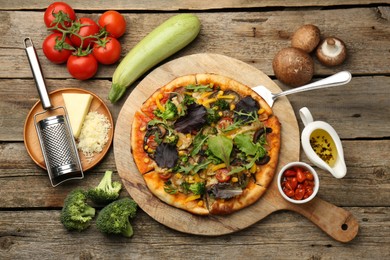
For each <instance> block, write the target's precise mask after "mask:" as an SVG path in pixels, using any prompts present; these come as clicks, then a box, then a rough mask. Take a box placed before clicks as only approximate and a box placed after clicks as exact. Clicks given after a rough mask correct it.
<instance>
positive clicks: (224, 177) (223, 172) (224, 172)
mask: <svg viewBox="0 0 390 260" xmlns="http://www.w3.org/2000/svg"><path fill="white" fill-rule="evenodd" d="M228 173H229V170H228V169H226V168H223V169H219V170H217V172H216V173H215V177H216V178H217V180H218V182H228V181H229V180H230V177H231V176H230V175H228Z"/></svg>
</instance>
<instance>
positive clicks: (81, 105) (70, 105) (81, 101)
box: [62, 93, 93, 138]
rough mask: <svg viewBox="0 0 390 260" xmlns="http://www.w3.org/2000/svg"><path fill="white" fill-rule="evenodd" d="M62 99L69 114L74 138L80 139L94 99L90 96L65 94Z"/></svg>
mask: <svg viewBox="0 0 390 260" xmlns="http://www.w3.org/2000/svg"><path fill="white" fill-rule="evenodd" d="M62 98H63V99H64V102H65V107H66V110H67V112H68V116H69V121H70V126H71V127H72V131H73V136H74V137H75V138H78V137H79V135H80V131H81V127H82V126H83V122H84V119H85V116H86V115H87V113H88V111H89V107H90V106H91V102H92V98H93V97H92V95H90V94H76V93H63V94H62Z"/></svg>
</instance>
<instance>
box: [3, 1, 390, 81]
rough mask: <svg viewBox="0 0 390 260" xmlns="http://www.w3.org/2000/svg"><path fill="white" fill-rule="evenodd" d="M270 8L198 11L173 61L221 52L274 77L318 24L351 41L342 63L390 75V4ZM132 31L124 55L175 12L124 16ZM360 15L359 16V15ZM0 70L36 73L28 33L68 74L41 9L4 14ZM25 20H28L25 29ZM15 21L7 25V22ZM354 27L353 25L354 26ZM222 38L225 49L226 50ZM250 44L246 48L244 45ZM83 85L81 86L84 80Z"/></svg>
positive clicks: (108, 71) (47, 68)
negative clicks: (281, 55) (194, 31)
mask: <svg viewBox="0 0 390 260" xmlns="http://www.w3.org/2000/svg"><path fill="white" fill-rule="evenodd" d="M304 14H305V15H302V12H301V11H298V10H289V11H267V12H217V13H213V15H210V14H208V13H199V14H197V15H198V17H199V19H200V20H201V23H202V28H201V32H200V37H198V38H197V39H195V41H194V42H193V43H191V44H190V46H188V47H186V48H184V49H183V50H182V51H180V52H179V53H178V54H176V55H174V56H173V57H171V59H174V58H177V57H180V56H184V55H189V54H194V53H218V54H223V55H226V56H229V57H232V58H236V59H239V60H242V61H244V62H247V63H249V64H251V65H253V66H254V67H256V68H257V69H259V70H261V71H263V72H264V73H265V74H267V75H268V76H273V75H274V74H273V70H272V66H271V64H272V59H273V57H274V56H275V54H276V53H277V52H278V51H279V50H280V49H282V48H284V47H288V46H290V38H291V35H292V34H293V32H294V31H295V30H296V29H297V28H298V27H299V26H300V25H303V24H305V23H313V24H316V25H317V26H318V27H319V28H320V30H321V32H322V35H323V36H330V35H334V36H339V37H340V38H342V39H343V40H344V41H345V43H346V44H347V48H348V54H349V58H348V59H347V61H346V62H345V63H344V64H343V65H341V66H339V67H337V69H338V70H350V71H351V73H352V74H354V75H368V74H374V75H375V74H389V73H390V66H388V64H390V52H389V48H388V42H389V35H390V26H388V21H389V20H390V6H382V7H370V8H348V9H330V10H308V11H306V12H304ZM83 15H85V16H87V17H91V18H92V19H97V17H98V15H99V14H98V13H91V14H86V13H80V14H79V16H80V17H81V16H83ZM124 15H125V18H126V21H127V22H128V24H129V29H128V30H127V32H126V33H125V35H124V36H123V37H122V38H121V39H120V42H121V43H122V44H123V51H122V56H124V55H125V54H126V53H127V52H128V51H129V50H130V49H131V48H132V47H134V45H135V44H136V43H137V42H138V41H140V40H141V39H142V38H143V37H144V36H145V35H146V34H147V33H148V32H150V31H151V30H152V29H153V28H155V27H156V26H157V25H158V24H160V23H161V22H162V21H164V20H166V19H168V18H169V17H171V16H172V15H173V14H171V13H137V14H132V13H130V14H124ZM355 17H359V19H356V18H355ZM0 19H1V20H2V21H7V23H1V24H0V33H1V34H2V38H1V39H0V46H1V47H2V48H1V49H0V56H1V57H2V59H0V67H2V68H3V69H2V70H0V77H1V78H15V77H17V78H31V71H30V68H29V66H28V63H27V58H26V54H25V52H24V50H23V39H24V37H27V36H28V37H31V38H32V39H33V41H34V43H35V45H36V48H37V52H38V55H39V56H40V57H42V58H41V59H40V60H41V65H42V68H43V73H44V75H45V77H46V78H68V77H69V74H68V72H67V70H66V68H65V66H63V65H55V66H53V64H51V63H50V62H49V61H48V60H47V59H45V58H44V57H43V53H42V49H41V45H42V42H43V40H44V38H45V37H46V36H47V35H48V34H49V33H48V32H47V30H46V28H45V25H44V23H43V21H42V13H41V12H26V11H20V12H12V11H5V12H0ZM20 20H26V22H27V23H29V26H28V27H26V26H25V25H24V24H23V23H19V22H18V21H20ZM8 23H10V24H11V25H10V26H8V25H7V24H8ZM351 28H354V29H353V30H351ZM221 42H223V48H221ZM243 44H244V45H245V46H247V47H245V48H240V46H242V45H243ZM115 68H116V66H115V65H111V66H101V67H100V69H99V71H98V73H97V75H96V77H98V78H110V77H111V76H112V74H113V72H114V70H115ZM332 71H334V70H333V69H331V68H326V67H324V66H322V65H320V64H319V63H318V61H317V60H316V59H315V74H316V75H329V74H330V73H332ZM81 85H82V84H81Z"/></svg>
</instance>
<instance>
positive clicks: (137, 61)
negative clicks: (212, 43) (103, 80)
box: [108, 14, 200, 103]
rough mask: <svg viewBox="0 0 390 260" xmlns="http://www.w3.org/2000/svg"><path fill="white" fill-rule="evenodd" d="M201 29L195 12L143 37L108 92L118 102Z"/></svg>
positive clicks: (131, 51) (121, 64)
mask: <svg viewBox="0 0 390 260" xmlns="http://www.w3.org/2000/svg"><path fill="white" fill-rule="evenodd" d="M199 31H200V21H199V19H198V17H196V16H195V15H193V14H179V15H176V16H173V17H171V18H169V19H168V20H166V21H165V22H164V23H162V24H161V25H159V26H158V27H156V28H155V29H154V30H153V31H152V32H150V33H149V34H148V35H147V36H146V37H145V38H143V39H142V40H141V41H140V42H139V43H138V44H137V45H136V46H134V48H133V49H131V50H130V52H129V53H128V54H127V55H126V57H125V58H124V59H123V60H122V61H121V62H120V63H119V65H118V67H117V68H116V69H115V72H114V75H113V76H112V86H111V89H110V92H109V94H108V99H109V100H110V101H111V103H115V102H116V101H118V100H119V99H120V98H121V97H122V96H123V94H124V93H125V91H126V89H127V87H129V86H130V85H131V84H132V83H134V81H136V80H137V79H138V78H139V77H140V76H142V75H143V74H144V73H145V72H147V71H148V70H149V69H151V68H152V67H154V66H155V65H157V64H158V63H159V62H161V61H162V60H164V59H166V58H167V57H169V56H171V55H172V54H174V53H176V52H177V51H179V50H181V49H182V48H184V47H185V46H187V45H188V44H189V43H190V42H192V41H193V40H194V39H195V38H196V36H197V35H198V34H199Z"/></svg>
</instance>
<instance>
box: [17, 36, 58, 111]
mask: <svg viewBox="0 0 390 260" xmlns="http://www.w3.org/2000/svg"><path fill="white" fill-rule="evenodd" d="M24 47H25V50H26V53H27V57H28V62H29V63H30V67H31V71H32V72H33V76H34V80H35V83H36V84H35V85H36V86H37V89H38V93H39V97H40V99H41V103H42V107H43V109H45V110H47V109H49V108H52V104H51V102H50V98H49V94H48V93H47V89H46V84H45V79H44V77H43V74H42V69H41V65H40V63H39V60H38V56H37V53H36V51H35V47H34V45H33V42H32V40H31V38H30V37H27V38H25V39H24Z"/></svg>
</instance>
